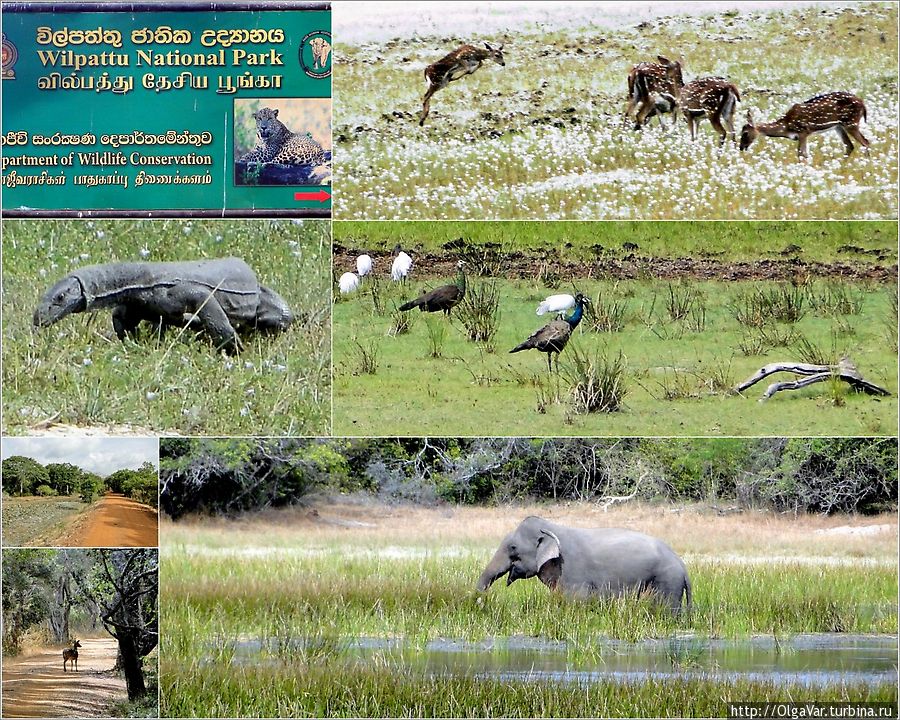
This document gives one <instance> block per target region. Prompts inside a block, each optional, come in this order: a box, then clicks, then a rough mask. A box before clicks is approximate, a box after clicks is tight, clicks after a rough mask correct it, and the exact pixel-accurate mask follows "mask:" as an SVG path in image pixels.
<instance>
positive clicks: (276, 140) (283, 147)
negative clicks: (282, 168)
mask: <svg viewBox="0 0 900 720" xmlns="http://www.w3.org/2000/svg"><path fill="white" fill-rule="evenodd" d="M253 119H254V120H256V134H257V135H258V136H259V142H258V143H257V145H256V147H255V148H254V149H253V150H251V151H250V152H248V153H246V154H245V155H242V156H241V158H240V160H239V161H240V162H246V163H282V164H284V165H324V164H325V151H324V150H323V149H322V146H321V145H320V144H319V143H317V142H316V141H315V140H313V139H312V135H310V134H309V133H295V132H291V131H290V130H289V129H288V128H287V126H286V125H285V124H284V123H283V122H281V120H279V119H278V110H273V109H271V108H266V107H264V108H262V109H260V110H258V111H257V112H255V113H253Z"/></svg>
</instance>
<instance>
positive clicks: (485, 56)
mask: <svg viewBox="0 0 900 720" xmlns="http://www.w3.org/2000/svg"><path fill="white" fill-rule="evenodd" d="M485 60H493V61H494V62H495V63H497V64H498V65H506V62H505V61H504V60H503V45H499V46H497V47H494V46H493V45H491V44H490V43H487V42H486V43H485V44H484V47H483V48H479V47H475V46H474V45H461V46H460V47H458V48H456V50H454V51H453V52H452V53H450V54H449V55H446V56H445V57H442V58H441V59H440V60H438V61H437V62H436V63H432V64H431V65H429V66H428V67H427V68H425V77H426V79H427V80H428V90H427V92H426V93H425V99H424V100H423V101H422V116H421V117H420V118H419V125H420V126H422V125H424V124H425V118H427V117H428V113H429V112H431V96H432V95H434V94H435V93H436V92H437V91H438V90H443V89H444V88H445V87H447V86H448V85H449V84H450V83H451V82H453V81H454V80H459V79H460V78H462V77H465V76H466V75H471V74H472V73H473V72H475V71H476V70H477V69H478V68H480V67H481V64H482V63H483V62H484V61H485Z"/></svg>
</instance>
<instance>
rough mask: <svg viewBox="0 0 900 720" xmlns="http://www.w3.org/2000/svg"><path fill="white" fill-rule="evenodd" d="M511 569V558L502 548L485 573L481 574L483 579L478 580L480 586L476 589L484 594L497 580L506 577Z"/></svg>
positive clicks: (495, 554)
mask: <svg viewBox="0 0 900 720" xmlns="http://www.w3.org/2000/svg"><path fill="white" fill-rule="evenodd" d="M511 567H512V563H511V562H510V561H509V557H508V556H507V554H506V553H505V552H503V549H502V548H501V549H500V550H498V551H497V552H496V553H494V557H493V558H491V561H490V562H489V563H488V566H487V567H486V568H485V569H484V572H483V573H481V577H480V578H478V584H477V585H476V586H475V587H476V588H478V590H479V591H480V592H484V591H485V590H487V589H488V588H489V587H490V586H491V585H492V584H493V583H494V581H495V580H497V579H498V578H501V577H503V576H504V575H506V573H508V572H509V570H510V568H511Z"/></svg>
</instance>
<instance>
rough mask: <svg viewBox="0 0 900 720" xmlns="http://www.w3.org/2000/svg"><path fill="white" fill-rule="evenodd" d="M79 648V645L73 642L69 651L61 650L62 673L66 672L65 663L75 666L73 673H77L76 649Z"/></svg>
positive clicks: (76, 641) (77, 642) (67, 649)
mask: <svg viewBox="0 0 900 720" xmlns="http://www.w3.org/2000/svg"><path fill="white" fill-rule="evenodd" d="M80 647H81V643H80V642H79V641H78V640H75V641H74V642H73V643H72V648H71V650H70V649H69V648H66V649H65V650H63V672H66V663H73V664H74V665H75V671H76V672H77V671H78V648H80Z"/></svg>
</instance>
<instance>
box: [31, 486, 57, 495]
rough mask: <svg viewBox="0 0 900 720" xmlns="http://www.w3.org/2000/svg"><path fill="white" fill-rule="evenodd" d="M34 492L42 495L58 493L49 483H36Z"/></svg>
mask: <svg viewBox="0 0 900 720" xmlns="http://www.w3.org/2000/svg"><path fill="white" fill-rule="evenodd" d="M34 494H35V495H41V496H43V497H52V496H54V495H59V493H58V492H56V490H54V489H53V488H52V487H50V486H49V485H38V486H37V488H35V491H34Z"/></svg>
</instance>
